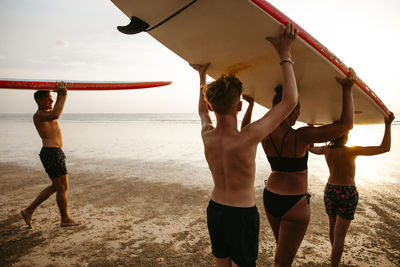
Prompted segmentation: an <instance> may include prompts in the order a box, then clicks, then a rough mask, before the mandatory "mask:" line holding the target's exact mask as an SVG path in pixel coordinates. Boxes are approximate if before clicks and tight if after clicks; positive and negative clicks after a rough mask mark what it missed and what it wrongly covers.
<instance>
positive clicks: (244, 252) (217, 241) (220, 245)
mask: <svg viewBox="0 0 400 267" xmlns="http://www.w3.org/2000/svg"><path fill="white" fill-rule="evenodd" d="M207 225H208V231H209V233H210V239H211V247H212V253H213V255H214V256H215V257H217V258H227V257H230V258H231V259H232V261H234V262H235V263H236V264H237V265H239V266H240V267H242V266H256V260H257V256H258V233H259V231H260V216H259V213H258V210H257V207H256V206H254V207H250V208H240V207H231V206H226V205H222V204H219V203H216V202H214V201H212V200H210V203H209V204H208V208H207Z"/></svg>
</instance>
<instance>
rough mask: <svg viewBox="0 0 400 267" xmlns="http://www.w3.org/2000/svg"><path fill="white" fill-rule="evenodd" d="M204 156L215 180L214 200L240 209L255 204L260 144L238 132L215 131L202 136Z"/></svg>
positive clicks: (230, 130)
mask: <svg viewBox="0 0 400 267" xmlns="http://www.w3.org/2000/svg"><path fill="white" fill-rule="evenodd" d="M202 138H203V143H204V153H205V156H206V160H207V162H208V166H209V168H210V171H211V173H212V176H213V180H214V190H213V192H212V196H211V198H212V199H213V200H214V201H216V202H218V203H221V204H225V205H229V206H236V207H251V206H254V205H255V195H254V178H255V156H256V151H257V143H256V142H249V141H248V138H245V136H244V134H243V133H241V132H239V131H238V130H236V129H233V128H231V129H227V128H225V129H219V128H214V129H212V130H210V131H207V132H205V133H203V134H202Z"/></svg>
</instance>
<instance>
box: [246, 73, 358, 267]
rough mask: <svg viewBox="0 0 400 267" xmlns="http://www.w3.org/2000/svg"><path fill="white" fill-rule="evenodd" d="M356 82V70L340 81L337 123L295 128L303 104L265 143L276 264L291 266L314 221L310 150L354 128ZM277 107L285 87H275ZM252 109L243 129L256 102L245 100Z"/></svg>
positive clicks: (268, 212)
mask: <svg viewBox="0 0 400 267" xmlns="http://www.w3.org/2000/svg"><path fill="white" fill-rule="evenodd" d="M355 79H356V75H355V73H354V71H353V69H351V68H350V70H349V75H348V76H347V77H346V78H345V79H342V78H338V77H337V78H336V80H337V81H338V82H339V83H340V84H341V85H342V88H343V105H342V115H341V117H340V120H339V121H338V122H336V123H332V124H329V125H324V126H321V127H310V126H308V127H302V128H299V129H297V130H295V129H293V128H292V126H293V125H294V124H295V123H296V120H297V118H298V117H299V115H300V104H298V105H297V107H296V108H295V109H294V110H293V111H292V113H291V114H290V115H289V116H288V117H287V118H286V120H284V121H283V122H282V123H281V124H280V125H279V127H278V128H277V129H276V130H275V131H273V132H272V133H271V134H270V135H269V136H266V137H265V138H264V140H263V141H262V146H263V148H264V151H265V153H266V155H267V159H268V161H269V162H270V164H271V169H272V172H271V174H270V176H269V178H268V180H267V181H266V185H265V189H264V207H265V213H266V215H267V218H268V221H269V223H270V225H271V228H272V231H273V233H274V236H275V241H276V243H277V244H276V251H275V259H274V262H275V265H276V266H290V265H291V264H292V262H293V260H294V257H295V256H296V252H297V250H298V248H299V246H300V243H301V241H302V240H303V237H304V234H305V232H306V230H307V227H308V223H309V221H310V215H311V211H310V205H309V203H310V195H309V194H308V191H307V176H308V174H307V159H308V150H307V149H308V147H309V145H310V144H313V143H320V142H326V141H329V140H332V139H335V138H337V137H339V136H341V135H343V134H344V133H346V132H348V131H349V130H350V129H351V128H352V127H353V95H352V92H351V87H352V86H353V84H354V82H355ZM275 91H276V95H275V97H274V100H273V105H276V104H277V103H279V102H280V101H281V88H280V86H278V87H277V88H275ZM244 99H245V100H246V101H248V102H249V107H248V109H247V111H246V114H245V116H244V118H243V121H242V127H244V126H245V125H247V124H248V123H250V121H251V113H252V107H253V104H252V103H253V99H251V98H250V97H246V98H244Z"/></svg>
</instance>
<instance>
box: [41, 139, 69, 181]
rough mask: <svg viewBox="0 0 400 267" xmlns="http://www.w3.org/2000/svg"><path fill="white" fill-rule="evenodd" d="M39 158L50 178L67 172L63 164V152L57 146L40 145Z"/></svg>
mask: <svg viewBox="0 0 400 267" xmlns="http://www.w3.org/2000/svg"><path fill="white" fill-rule="evenodd" d="M39 156H40V160H41V161H42V164H43V167H44V169H45V171H46V172H47V174H48V175H49V177H50V179H54V178H57V177H59V176H61V175H65V174H67V166H66V165H65V158H66V157H65V154H64V152H63V151H62V150H61V148H58V147H42V150H40V154H39Z"/></svg>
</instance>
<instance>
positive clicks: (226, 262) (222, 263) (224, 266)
mask: <svg viewBox="0 0 400 267" xmlns="http://www.w3.org/2000/svg"><path fill="white" fill-rule="evenodd" d="M215 266H216V267H231V266H232V265H231V258H230V257H228V258H215Z"/></svg>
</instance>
